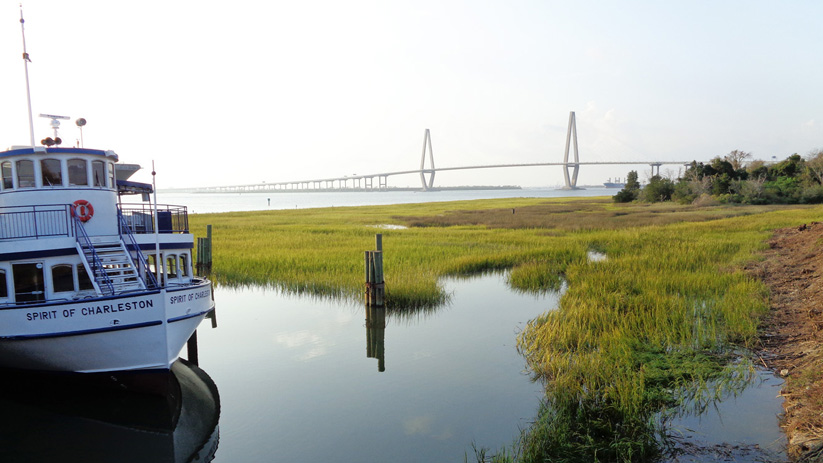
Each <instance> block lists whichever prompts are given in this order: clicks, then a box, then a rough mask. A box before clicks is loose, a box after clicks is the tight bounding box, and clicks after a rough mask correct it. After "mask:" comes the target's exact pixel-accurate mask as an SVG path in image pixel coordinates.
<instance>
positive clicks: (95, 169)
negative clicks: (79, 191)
mask: <svg viewBox="0 0 823 463" xmlns="http://www.w3.org/2000/svg"><path fill="white" fill-rule="evenodd" d="M91 176H92V179H93V180H94V186H102V187H105V186H106V164H104V163H103V161H92V162H91Z"/></svg>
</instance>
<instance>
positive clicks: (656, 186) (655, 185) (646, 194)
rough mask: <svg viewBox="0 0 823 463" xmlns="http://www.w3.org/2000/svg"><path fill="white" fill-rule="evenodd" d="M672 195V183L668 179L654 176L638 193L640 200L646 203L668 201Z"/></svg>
mask: <svg viewBox="0 0 823 463" xmlns="http://www.w3.org/2000/svg"><path fill="white" fill-rule="evenodd" d="M673 193H674V182H672V181H671V180H669V179H668V178H663V177H661V176H659V175H655V176H654V177H652V178H651V179H649V184H648V185H646V186H645V187H644V188H643V190H641V191H640V200H641V201H645V202H648V203H656V202H660V201H668V200H670V199H672V194H673Z"/></svg>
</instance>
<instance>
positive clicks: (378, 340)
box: [366, 306, 386, 372]
mask: <svg viewBox="0 0 823 463" xmlns="http://www.w3.org/2000/svg"><path fill="white" fill-rule="evenodd" d="M385 341H386V308H385V307H372V306H366V357H368V358H373V359H377V371H380V372H383V371H386V347H385Z"/></svg>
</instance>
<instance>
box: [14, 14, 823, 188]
mask: <svg viewBox="0 0 823 463" xmlns="http://www.w3.org/2000/svg"><path fill="white" fill-rule="evenodd" d="M23 8H24V14H25V18H26V24H25V26H26V41H27V46H28V52H29V54H30V55H31V59H32V63H30V64H29V73H30V79H31V91H32V106H33V111H34V114H35V121H34V122H35V137H36V139H37V140H38V141H39V140H40V139H41V138H43V137H45V136H48V135H50V131H49V127H48V121H47V120H45V119H40V118H38V117H37V114H39V113H51V114H60V115H67V116H71V117H72V119H75V118H77V117H84V118H86V119H87V120H88V125H87V126H86V127H85V129H84V140H85V146H86V147H87V148H100V149H113V150H115V151H116V152H117V153H119V154H120V156H121V160H122V161H124V162H129V163H139V164H141V165H143V166H144V170H143V171H142V172H141V173H140V174H138V175H137V176H136V177H135V178H134V179H135V180H144V181H149V180H150V175H148V173H149V172H150V171H151V161H152V160H154V161H155V162H156V165H157V171H158V178H157V181H158V186H159V187H161V188H169V187H187V186H196V185H230V184H243V183H258V182H262V181H266V182H277V181H290V180H303V179H312V178H326V177H336V176H343V175H351V174H354V173H356V174H369V173H376V172H386V171H398V170H407V169H414V168H417V167H419V164H420V154H421V150H422V146H423V133H424V131H425V129H426V128H428V129H431V134H432V143H433V148H434V158H435V164H436V166H437V167H450V166H459V165H477V164H501V163H518V162H523V163H529V162H551V161H558V162H559V161H562V156H563V149H564V144H565V136H566V124H567V121H568V116H569V111H575V112H576V114H577V131H578V137H579V142H580V156H581V161H596V160H599V161H618V160H648V161H652V160H676V161H679V160H692V159H697V160H701V161H706V160H709V159H711V158H712V157H714V156H717V155H724V154H726V153H728V152H729V151H731V150H733V149H741V150H745V151H749V152H751V153H752V154H753V155H754V157H755V158H760V159H771V157H772V156H777V158H778V159H782V158H785V157H786V156H788V155H790V154H792V153H795V152H796V153H799V154H806V153H808V152H809V151H810V150H811V149H814V148H820V147H823V80H822V79H823V77H822V76H823V47H822V46H821V39H820V33H819V23H820V20H821V18H823V2H820V1H798V2H774V1H716V0H714V1H665V2H661V1H563V2H554V1H518V0H506V1H502V0H501V1H482V0H472V1H450V0H437V1H429V0H412V1H390V0H383V1H357V0H348V1H305V0H300V1H296V0H290V1H279V0H271V1H266V2H262V1H247V0H234V1H230V2H211V1H202V0H201V1H196V2H195V1H168V0H165V1H152V0H144V1H141V2H112V1H84V0H75V1H65V0H60V1H58V0H30V1H26V2H24V4H23ZM19 14H20V13H19V6H18V2H15V1H3V2H2V5H0V33H2V37H0V63H3V64H2V68H0V69H2V70H3V72H2V73H1V74H0V108H1V109H2V111H0V122H2V125H0V127H2V128H0V146H3V147H5V146H11V145H24V144H27V143H28V140H29V128H28V120H27V110H26V101H25V79H24V72H23V60H22V59H21V53H22V39H21V33H20V23H19ZM67 122H68V123H66V124H64V127H63V130H62V131H61V136H62V138H63V139H64V140H66V141H67V143H73V142H74V140H76V139H78V138H79V132H78V131H77V129H76V128H75V126H74V124H73V122H71V121H67ZM634 168H635V169H636V170H638V171H640V172H641V177H643V176H644V175H645V172H646V171H648V166H643V165H639V166H636V167H634ZM629 169H630V168H629V167H623V166H619V167H600V168H592V167H585V166H584V167H582V168H581V172H580V183H589V184H598V183H602V182H603V181H605V180H606V179H607V178H608V177H624V176H625V174H626V171H628V170H629ZM673 169H675V170H676V167H675V168H673ZM562 182H563V174H562V170H561V168H560V167H541V168H517V169H506V170H493V171H491V170H480V171H460V172H453V173H445V172H444V173H439V174H437V177H436V181H435V183H436V184H438V185H468V184H474V185H477V184H481V185H488V184H517V185H522V186H549V185H557V184H561V183H562ZM389 184H390V185H392V186H405V185H418V184H419V177H417V176H411V175H409V176H403V177H393V178H390V179H389Z"/></svg>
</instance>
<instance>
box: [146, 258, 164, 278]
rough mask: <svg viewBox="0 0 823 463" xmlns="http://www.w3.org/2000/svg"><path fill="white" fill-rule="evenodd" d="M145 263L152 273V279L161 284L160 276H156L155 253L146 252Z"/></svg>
mask: <svg viewBox="0 0 823 463" xmlns="http://www.w3.org/2000/svg"><path fill="white" fill-rule="evenodd" d="M146 265H148V267H149V271H150V272H151V273H153V274H154V279H155V280H157V283H158V284H160V285H162V284H163V281H162V278H159V277H158V276H157V257H156V256H155V254H146Z"/></svg>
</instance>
